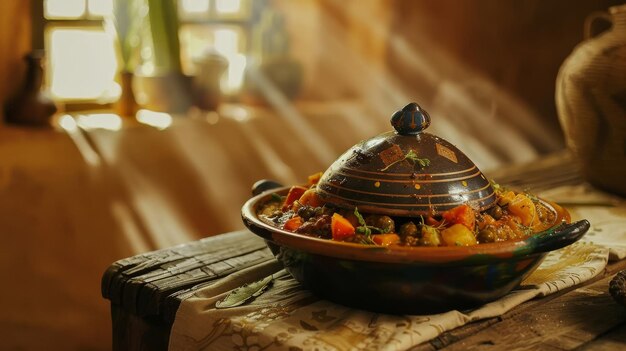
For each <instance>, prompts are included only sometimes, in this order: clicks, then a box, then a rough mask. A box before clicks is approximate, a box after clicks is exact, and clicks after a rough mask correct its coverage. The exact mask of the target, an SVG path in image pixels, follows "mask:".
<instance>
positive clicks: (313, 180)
mask: <svg viewBox="0 0 626 351" xmlns="http://www.w3.org/2000/svg"><path fill="white" fill-rule="evenodd" d="M320 178H322V172H317V173H315V174H311V175H310V176H309V178H308V184H309V185H315V184H317V183H319V181H320Z"/></svg>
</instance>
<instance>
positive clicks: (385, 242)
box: [372, 233, 400, 246]
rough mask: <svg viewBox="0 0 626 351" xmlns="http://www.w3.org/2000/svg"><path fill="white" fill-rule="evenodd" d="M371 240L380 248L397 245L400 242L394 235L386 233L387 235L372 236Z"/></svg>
mask: <svg viewBox="0 0 626 351" xmlns="http://www.w3.org/2000/svg"><path fill="white" fill-rule="evenodd" d="M372 240H373V241H374V242H375V243H376V244H377V245H380V246H389V245H391V244H397V243H399V242H400V236H398V234H395V233H387V234H374V235H372Z"/></svg>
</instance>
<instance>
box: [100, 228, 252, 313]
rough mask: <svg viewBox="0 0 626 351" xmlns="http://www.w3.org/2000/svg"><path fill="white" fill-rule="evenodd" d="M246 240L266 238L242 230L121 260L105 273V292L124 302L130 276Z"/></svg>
mask: <svg viewBox="0 0 626 351" xmlns="http://www.w3.org/2000/svg"><path fill="white" fill-rule="evenodd" d="M245 240H252V241H256V242H258V243H259V245H260V244H261V243H262V239H260V238H258V237H257V236H256V235H254V234H252V233H250V232H249V231H247V230H242V231H238V232H232V233H228V234H223V235H217V236H212V237H208V238H204V239H201V240H198V241H194V242H192V243H186V244H182V245H179V246H175V247H171V248H166V249H162V250H157V251H152V252H147V253H144V254H141V255H137V256H133V257H129V258H125V259H122V260H119V261H117V262H115V263H113V264H112V265H111V266H110V267H109V268H108V269H107V270H106V271H105V273H104V275H103V277H102V283H101V291H102V296H103V297H104V298H107V299H109V300H111V302H112V303H114V304H121V298H122V296H121V291H122V286H124V284H125V283H126V281H127V280H128V279H130V278H132V277H136V276H139V275H142V274H146V273H148V272H151V271H153V270H156V269H158V268H160V267H161V266H162V265H166V264H168V263H176V262H179V261H181V260H186V259H188V258H191V257H195V256H198V255H202V254H206V255H210V254H211V253H214V252H219V251H221V250H223V249H225V248H228V247H230V246H234V245H237V243H238V242H241V241H245Z"/></svg>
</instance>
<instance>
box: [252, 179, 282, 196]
mask: <svg viewBox="0 0 626 351" xmlns="http://www.w3.org/2000/svg"><path fill="white" fill-rule="evenodd" d="M282 187H283V185H282V184H280V183H279V182H277V181H274V180H271V179H261V180H259V181H257V182H256V183H254V184H253V185H252V195H253V196H257V195H259V194H260V193H262V192H265V191H268V190H271V189H275V188H282Z"/></svg>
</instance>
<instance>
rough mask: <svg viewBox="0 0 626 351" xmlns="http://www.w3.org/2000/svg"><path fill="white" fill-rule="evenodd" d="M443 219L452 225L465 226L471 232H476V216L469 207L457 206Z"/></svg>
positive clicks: (445, 213) (444, 215) (446, 213)
mask: <svg viewBox="0 0 626 351" xmlns="http://www.w3.org/2000/svg"><path fill="white" fill-rule="evenodd" d="M443 219H444V220H445V221H446V222H447V223H451V224H463V225H464V226H466V227H467V228H468V229H469V230H472V231H473V230H474V225H475V223H476V215H475V214H474V210H472V208H471V207H469V206H468V205H461V206H457V207H455V208H453V209H450V210H448V211H446V212H444V213H443Z"/></svg>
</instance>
